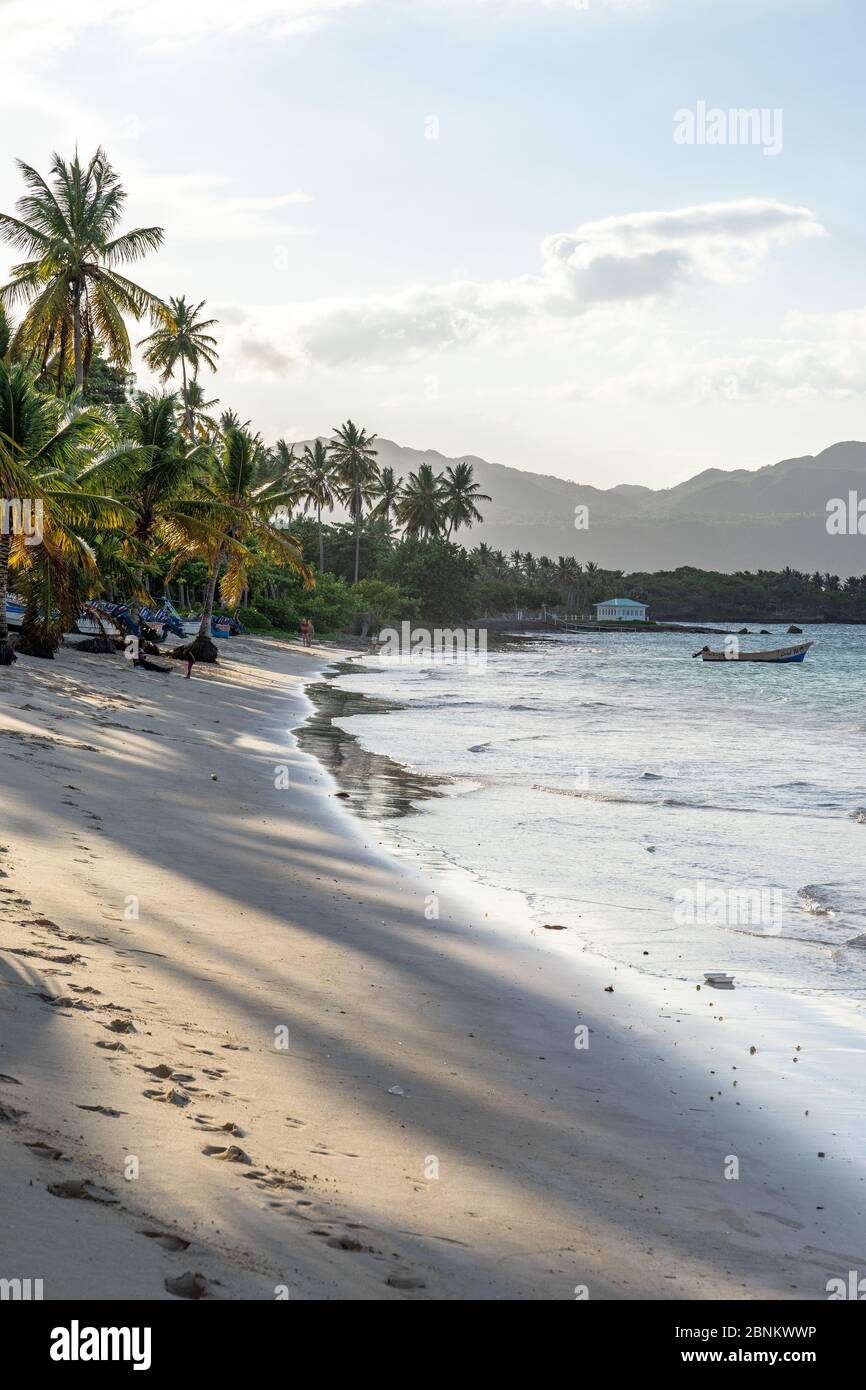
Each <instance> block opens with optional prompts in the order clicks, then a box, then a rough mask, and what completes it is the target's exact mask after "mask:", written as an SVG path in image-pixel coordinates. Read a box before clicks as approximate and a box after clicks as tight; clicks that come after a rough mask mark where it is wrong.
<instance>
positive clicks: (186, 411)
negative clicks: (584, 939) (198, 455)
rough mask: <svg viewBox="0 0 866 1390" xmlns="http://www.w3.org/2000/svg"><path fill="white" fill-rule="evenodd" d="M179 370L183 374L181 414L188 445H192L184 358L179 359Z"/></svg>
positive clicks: (190, 415) (191, 426)
mask: <svg viewBox="0 0 866 1390" xmlns="http://www.w3.org/2000/svg"><path fill="white" fill-rule="evenodd" d="M180 369H181V372H182V373H183V413H184V415H185V416H186V428H187V431H188V433H189V442H190V444H192V443H193V442H194V440H193V428H194V423H193V418H192V411H191V409H190V405H189V387H188V386H187V384H186V358H185V357H181V359H180Z"/></svg>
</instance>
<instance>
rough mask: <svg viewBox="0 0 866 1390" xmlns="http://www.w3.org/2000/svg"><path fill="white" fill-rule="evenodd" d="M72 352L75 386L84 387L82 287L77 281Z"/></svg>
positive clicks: (73, 303) (73, 295) (73, 299)
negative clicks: (73, 355)
mask: <svg viewBox="0 0 866 1390" xmlns="http://www.w3.org/2000/svg"><path fill="white" fill-rule="evenodd" d="M72 350H73V352H74V354H75V386H76V389H77V390H79V391H80V390H81V389H82V387H83V386H84V357H83V356H82V352H81V286H80V284H79V283H78V282H77V281H76V284H75V287H74V289H73V291H72Z"/></svg>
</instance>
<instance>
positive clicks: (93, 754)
mask: <svg viewBox="0 0 866 1390" xmlns="http://www.w3.org/2000/svg"><path fill="white" fill-rule="evenodd" d="M333 656H334V652H333V651H326V650H324V649H314V650H313V651H312V652H303V651H302V650H300V649H299V648H294V647H290V646H288V645H285V644H281V643H277V642H274V641H269V640H266V639H255V638H239V639H235V640H233V641H232V642H231V644H230V645H228V644H223V647H222V648H221V662H220V665H219V667H218V668H207V669H204V668H202V667H198V668H197V669H196V673H195V677H194V679H193V680H191V681H186V680H183V679H182V672H181V671H180V670H174V671H172V674H171V675H170V676H161V675H157V674H151V673H144V672H137V671H134V670H132V669H130V666H129V664H128V663H127V662H125V661H123V660H122V659H121V658H120V657H117V658H106V657H100V656H87V655H82V654H80V653H76V652H73V651H71V650H69V649H68V648H65V649H62V650H61V651H60V652H59V653H58V655H57V659H56V660H55V661H53V662H47V661H36V660H28V659H26V658H22V659H21V660H19V662H18V663H17V665H16V666H14V667H12V668H6V669H3V670H0V759H2V785H3V814H2V833H0V845H2V847H3V848H2V854H0V869H2V879H0V1073H2V1075H0V1231H2V1235H0V1276H2V1277H5V1278H12V1277H19V1278H33V1279H35V1278H41V1279H43V1281H44V1289H45V1297H46V1298H58V1299H61V1298H69V1297H85V1298H91V1299H116V1298H128V1297H131V1298H142V1299H157V1298H169V1297H172V1296H173V1295H172V1293H171V1292H170V1291H169V1289H168V1288H167V1286H166V1281H168V1283H169V1284H172V1282H173V1281H175V1280H178V1279H181V1280H182V1277H183V1276H184V1275H188V1274H198V1275H200V1276H201V1279H202V1284H201V1286H200V1288H201V1290H203V1291H206V1292H207V1293H209V1294H210V1296H213V1297H215V1298H221V1299H230V1298H258V1299H273V1298H275V1297H286V1296H288V1297H291V1298H299V1299H320V1298H324V1299H381V1298H394V1299H475V1298H478V1299H488V1298H494V1299H554V1300H560V1299H565V1300H569V1299H573V1298H575V1297H580V1296H585V1295H587V1294H588V1296H589V1298H590V1299H605V1298H608V1299H609V1298H625V1299H630V1298H644V1299H683V1298H701V1299H715V1298H739V1297H785V1298H793V1299H813V1298H823V1297H825V1296H826V1295H825V1292H824V1290H825V1284H826V1280H827V1279H828V1278H830V1277H832V1276H837V1275H843V1276H844V1275H845V1274H846V1273H847V1271H848V1269H849V1268H851V1269H853V1268H857V1266H858V1258H859V1261H860V1263H861V1264H862V1254H863V1252H862V1244H861V1243H860V1241H859V1236H858V1231H862V1225H858V1223H859V1221H860V1219H861V1218H860V1216H859V1213H860V1211H861V1210H862V1206H863V1186H862V1176H861V1170H860V1169H859V1168H858V1167H857V1165H856V1164H855V1163H854V1161H853V1158H852V1156H851V1155H850V1154H848V1153H847V1151H846V1152H845V1153H834V1152H833V1151H832V1146H831V1142H830V1141H828V1137H827V1136H828V1134H829V1133H830V1128H831V1127H832V1126H831V1124H830V1121H829V1120H828V1121H827V1123H826V1124H825V1123H824V1119H823V1117H822V1116H821V1115H820V1114H818V1113H813V1116H812V1122H813V1127H812V1128H810V1127H809V1126H810V1121H809V1119H808V1118H807V1117H802V1118H799V1119H797V1120H795V1118H794V1113H795V1111H796V1112H797V1115H799V1105H795V1106H792V1105H788V1103H787V1101H785V1102H784V1104H783V1102H782V1100H781V1099H780V1101H779V1104H778V1106H774V1104H773V1101H772V1096H773V1095H774V1094H775V1093H777V1092H778V1093H779V1094H780V1096H781V1095H783V1094H784V1093H785V1086H786V1085H788V1084H789V1083H788V1082H787V1081H785V1075H786V1069H787V1070H788V1071H790V1069H791V1059H792V1057H794V1056H795V1053H794V1051H793V1050H792V1049H793V1048H794V1047H795V1045H796V1044H801V1045H803V1060H802V1061H800V1062H799V1063H798V1066H799V1067H800V1068H801V1070H805V1069H807V1068H808V1066H809V1061H808V1057H809V1049H808V1043H809V1041H810V1039H809V1038H807V1037H805V1036H800V1035H798V1036H796V1037H795V1036H794V1033H795V1032H796V1031H797V1029H798V1028H799V1026H800V1021H799V1020H798V1021H796V1022H794V1021H792V1022H791V1025H790V1027H787V1025H786V1024H785V1021H784V1019H779V1018H768V1019H767V1020H766V1025H767V1026H766V1031H765V1035H764V1036H762V1037H761V1038H760V1039H758V1038H756V1039H755V1041H756V1043H758V1042H759V1043H760V1048H759V1051H758V1053H757V1054H756V1055H755V1056H753V1055H752V1054H750V1051H749V1046H748V1045H747V1038H748V1032H747V1027H748V1026H752V1025H753V1024H755V1019H754V1014H750V1013H749V1012H748V1010H749V1005H748V996H747V994H745V993H738V992H734V993H728V994H719V995H718V997H717V998H715V999H713V997H712V995H711V994H709V995H708V994H707V993H705V992H702V993H701V994H696V993H695V990H694V985H693V984H686V983H683V984H682V985H681V986H680V985H679V984H674V985H670V986H669V987H668V989H667V991H666V992H665V993H664V995H663V996H655V997H653V996H651V995H650V993H649V990H650V986H649V985H648V983H647V982H646V981H645V980H639V979H638V978H637V977H636V976H635V977H632V976H631V975H630V973H629V972H628V971H627V970H623V969H614V968H613V967H611V966H609V965H606V964H605V963H604V962H603V961H599V960H595V959H593V958H591V957H590V956H589V954H583V955H577V956H573V955H572V956H569V955H567V954H566V952H565V950H564V947H563V941H562V937H558V936H557V934H555V933H547V932H542V933H538V932H530V930H529V926H528V924H527V925H526V926H525V928H524V927H523V926H522V924H521V923H520V921H515V920H513V918H509V917H507V913H508V906H507V904H506V903H505V902H504V900H503V901H502V902H500V901H499V900H498V899H497V898H495V897H490V898H489V899H488V900H487V901H486V902H485V901H482V900H479V899H478V898H477V897H475V898H473V897H471V896H469V895H468V894H465V893H464V891H463V887H462V885H461V884H460V883H459V882H458V880H457V879H456V878H454V879H450V878H445V879H439V880H438V881H434V880H433V879H432V878H430V877H429V875H427V874H425V873H423V872H421V870H420V869H417V868H415V867H414V866H412V865H411V864H409V863H408V862H405V861H396V860H394V859H392V858H391V857H390V856H389V855H388V854H387V853H386V852H385V850H384V849H383V847H382V845H381V844H380V843H379V840H378V836H377V834H376V832H375V831H373V830H371V826H370V823H366V824H365V823H362V822H360V821H358V820H356V819H355V818H354V817H353V816H352V814H351V809H350V807H349V808H347V806H346V804H345V803H344V802H343V801H341V800H340V799H338V798H337V797H336V796H335V792H336V787H335V785H334V783H333V782H332V780H331V778H330V777H329V776H328V775H327V774H325V773H324V772H323V771H322V770H321V769H320V768H319V766H318V765H317V764H316V763H315V762H314V760H313V759H312V758H311V757H309V756H308V755H306V754H303V753H301V752H300V751H299V750H298V749H297V747H296V746H295V739H294V737H293V735H292V733H291V730H292V728H293V727H296V726H297V725H298V723H299V722H300V721H301V720H302V719H303V718H304V716H305V714H306V713H307V712H308V709H309V704H308V702H307V700H306V697H305V696H304V693H303V686H304V682H305V680H307V679H309V678H310V676H312V675H315V674H318V673H319V672H321V671H322V670H323V669H324V667H325V666H326V665H327V663H328V662H329V661H330V660H332V659H333ZM283 767H285V768H286V769H287V774H288V775H287V777H286V775H285V774H283V773H281V771H280V769H281V768H283ZM214 778H215V779H216V780H214ZM286 781H288V785H287V786H285V785H283V783H285V782H286ZM433 891H435V892H436V893H437V894H438V897H439V902H440V915H439V917H438V919H436V918H434V919H432V920H428V918H427V917H426V916H425V903H426V900H427V895H428V894H430V893H431V892H433ZM611 985H612V986H613V992H612V993H609V992H606V988H607V987H608V986H611ZM582 1025H585V1026H586V1027H587V1028H588V1029H589V1033H588V1039H589V1046H588V1047H587V1048H586V1049H579V1048H576V1047H575V1029H576V1028H578V1027H580V1026H582ZM806 1026H807V1024H806V1022H805V1021H804V1022H803V1027H806ZM285 1029H287V1030H288V1033H287V1045H286V1046H282V1045H281V1044H282V1043H283V1041H284V1040H285V1038H286V1035H285V1033H284V1032H283V1031H282V1030H285ZM788 1034H790V1036H788ZM723 1035H724V1038H725V1039H726V1042H725V1043H724V1045H723V1044H722V1043H721V1042H720V1041H719V1040H720V1039H721V1038H722V1036H723ZM725 1049H727V1050H725ZM732 1058H735V1059H738V1061H736V1062H732V1060H731V1059H732ZM734 1065H736V1066H737V1070H736V1072H733V1071H732V1067H733V1066H734ZM750 1066H751V1068H752V1069H751V1070H750ZM794 1070H795V1071H796V1068H794ZM734 1080H737V1081H738V1087H737V1089H736V1090H732V1085H733V1081H734ZM790 1084H791V1085H793V1084H794V1083H793V1081H792V1082H791V1083H790ZM797 1084H800V1083H799V1081H798V1083H797ZM737 1100H739V1101H740V1104H739V1105H738V1104H737ZM842 1127H843V1126H841V1125H839V1126H837V1128H840V1129H841V1128H842ZM819 1151H820V1152H822V1153H824V1154H825V1155H826V1156H825V1157H823V1158H822V1157H819V1156H818V1154H819ZM730 1156H735V1157H737V1158H738V1160H739V1177H738V1178H737V1179H735V1180H731V1179H730V1178H727V1177H726V1176H725V1168H726V1163H727V1161H728V1159H729V1158H730ZM81 1182H84V1183H85V1186H84V1187H83V1188H81V1187H80V1186H76V1184H80V1183H81ZM70 1184H71V1185H72V1188H71V1190H72V1191H73V1192H76V1191H77V1192H79V1193H81V1194H82V1195H80V1196H69V1195H66V1196H64V1195H62V1194H63V1193H64V1190H65V1191H66V1192H67V1193H68V1192H69V1191H70V1188H69V1185H70ZM51 1188H56V1189H57V1191H56V1193H53V1192H52V1191H51ZM88 1196H90V1197H96V1198H97V1199H101V1200H86V1198H87V1197H88ZM178 1287H179V1288H180V1289H181V1290H183V1289H185V1288H187V1285H185V1284H184V1283H183V1282H182V1283H181V1284H180V1285H179V1286H178Z"/></svg>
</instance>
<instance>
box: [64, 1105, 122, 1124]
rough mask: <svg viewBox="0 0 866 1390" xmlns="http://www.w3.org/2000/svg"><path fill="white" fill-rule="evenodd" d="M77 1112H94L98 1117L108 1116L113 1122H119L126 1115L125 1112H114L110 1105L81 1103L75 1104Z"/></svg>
mask: <svg viewBox="0 0 866 1390" xmlns="http://www.w3.org/2000/svg"><path fill="white" fill-rule="evenodd" d="M75 1108H76V1110H92V1111H93V1112H94V1114H96V1115H108V1116H110V1118H111V1119H112V1120H117V1119H119V1118H120V1116H121V1115H125V1114H126V1111H125V1110H112V1108H111V1106H110V1105H84V1104H82V1103H81V1102H79V1101H76V1102H75Z"/></svg>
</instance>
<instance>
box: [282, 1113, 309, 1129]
mask: <svg viewBox="0 0 866 1390" xmlns="http://www.w3.org/2000/svg"><path fill="white" fill-rule="evenodd" d="M286 1124H287V1125H291V1127H292V1129H306V1127H307V1122H306V1120H296V1119H295V1117H294V1115H287V1116H286Z"/></svg>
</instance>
